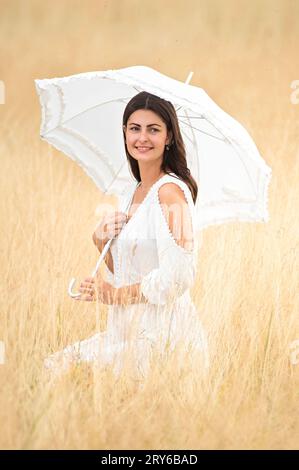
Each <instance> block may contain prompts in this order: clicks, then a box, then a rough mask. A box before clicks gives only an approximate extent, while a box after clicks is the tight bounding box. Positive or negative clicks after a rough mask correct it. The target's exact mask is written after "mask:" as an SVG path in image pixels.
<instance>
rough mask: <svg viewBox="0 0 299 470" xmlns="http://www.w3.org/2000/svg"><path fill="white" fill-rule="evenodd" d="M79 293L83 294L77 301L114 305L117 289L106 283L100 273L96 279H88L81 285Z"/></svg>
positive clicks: (76, 298)
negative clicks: (96, 301)
mask: <svg viewBox="0 0 299 470" xmlns="http://www.w3.org/2000/svg"><path fill="white" fill-rule="evenodd" d="M79 291H80V292H81V293H82V294H81V295H80V297H75V300H85V301H87V302H93V301H95V300H97V299H98V300H99V301H100V302H102V303H103V304H107V305H111V304H113V299H114V298H115V291H116V289H115V288H114V287H113V286H112V285H111V284H109V282H106V281H104V279H103V278H102V276H101V275H100V274H99V273H98V274H97V275H96V278H94V277H87V278H86V279H84V281H83V282H81V284H80V288H79Z"/></svg>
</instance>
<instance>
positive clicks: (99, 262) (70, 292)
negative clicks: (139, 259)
mask: <svg viewBox="0 0 299 470" xmlns="http://www.w3.org/2000/svg"><path fill="white" fill-rule="evenodd" d="M113 240H114V238H111V239H110V240H108V242H107V243H106V245H105V246H104V249H103V251H102V253H101V256H100V257H99V259H98V261H97V264H96V267H95V268H94V270H93V271H92V273H91V277H94V276H95V275H96V273H97V272H98V269H99V267H100V264H101V262H102V261H103V259H104V258H105V256H106V254H107V251H108V250H109V248H110V245H111V243H112V242H113ZM75 283H76V278H74V277H73V278H72V279H71V280H70V283H69V288H68V294H69V296H70V297H72V298H75V297H80V295H81V292H78V293H77V292H73V287H74V285H75Z"/></svg>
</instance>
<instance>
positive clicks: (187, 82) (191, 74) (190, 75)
mask: <svg viewBox="0 0 299 470" xmlns="http://www.w3.org/2000/svg"><path fill="white" fill-rule="evenodd" d="M192 76H193V72H189V75H188V77H187V79H186V81H185V84H186V85H188V84H189V82H190V80H191V78H192Z"/></svg>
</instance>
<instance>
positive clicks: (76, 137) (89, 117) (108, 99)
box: [35, 66, 272, 297]
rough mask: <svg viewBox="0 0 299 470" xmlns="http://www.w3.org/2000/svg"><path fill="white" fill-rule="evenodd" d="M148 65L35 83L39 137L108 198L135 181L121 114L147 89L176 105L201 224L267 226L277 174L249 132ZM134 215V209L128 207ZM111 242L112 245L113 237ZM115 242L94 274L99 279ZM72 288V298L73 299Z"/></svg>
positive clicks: (200, 93) (198, 93) (197, 91)
mask: <svg viewBox="0 0 299 470" xmlns="http://www.w3.org/2000/svg"><path fill="white" fill-rule="evenodd" d="M191 77H192V72H191V73H190V74H189V76H188V78H187V80H186V82H185V83H184V82H180V81H178V80H175V79H173V78H170V77H168V76H166V75H163V74H161V73H159V72H157V71H156V70H154V69H152V68H150V67H145V66H133V67H127V68H123V69H119V70H106V71H99V72H87V73H80V74H76V75H71V76H68V77H61V78H51V79H43V80H35V86H36V90H37V93H38V95H39V99H40V104H41V110H42V123H41V128H40V135H41V138H42V139H44V140H46V141H47V142H49V143H50V144H52V145H53V146H54V147H56V148H57V149H58V150H60V151H62V152H63V153H65V154H66V155H68V156H69V157H70V158H72V159H73V160H75V161H76V162H77V163H78V164H79V165H80V166H81V167H82V168H83V169H84V171H85V172H86V173H87V174H88V175H89V176H90V177H91V178H92V180H93V181H94V182H95V184H96V185H97V187H98V188H99V189H100V190H101V191H102V192H103V193H106V194H115V195H119V194H120V193H121V191H122V190H123V188H124V185H125V184H126V183H129V182H134V179H133V178H132V176H131V173H130V170H129V165H128V163H127V158H126V154H125V147H124V142H123V133H122V132H123V131H122V116H123V112H124V109H125V107H126V105H127V103H128V102H129V101H130V99H131V98H132V97H133V96H135V95H136V94H137V93H139V92H141V91H147V92H149V93H152V94H154V95H158V96H160V97H161V98H164V99H166V100H168V101H171V102H172V104H173V105H174V107H175V109H176V113H177V116H178V120H179V125H180V130H181V134H182V137H183V139H184V144H185V148H186V155H187V161H188V168H189V169H190V171H191V174H192V176H193V177H194V178H195V180H196V181H197V182H198V186H199V195H198V198H197V201H196V205H195V209H196V212H195V213H196V226H195V230H196V231H198V230H201V229H203V228H206V227H208V226H210V225H214V224H221V223H225V222H230V221H232V222H233V221H244V222H267V221H268V220H269V215H268V207H267V201H268V184H269V181H270V178H271V173H272V172H271V168H270V167H269V166H268V165H267V164H266V163H265V161H264V160H263V158H262V157H261V155H260V153H259V151H258V149H257V147H256V145H255V143H254V141H253V140H252V138H251V137H250V135H249V134H248V132H247V131H246V129H245V128H244V127H243V126H242V125H241V124H240V123H239V122H238V121H236V120H235V119H234V118H232V117H231V116H230V115H229V114H227V113H226V112H225V111H223V110H222V109H221V108H220V107H219V106H218V105H217V104H216V103H215V102H214V101H213V100H212V99H211V98H210V97H209V96H208V95H207V93H206V92H205V91H204V90H203V89H202V88H199V87H196V86H192V85H190V84H189V81H190V79H191ZM127 209H128V208H127ZM112 240H113V239H112ZM112 240H109V242H108V243H107V244H106V245H105V247H104V250H103V251H102V253H101V256H100V258H99V260H98V262H97V265H96V267H95V269H94V271H93V273H92V277H93V276H95V274H96V272H97V270H98V268H99V266H100V263H101V262H102V260H103V259H104V257H105V256H106V253H107V251H108V249H109V247H110V244H111V242H112ZM74 282H75V279H72V281H71V283H70V286H69V294H70V295H71V296H72V297H74V296H79V295H81V294H74V293H73V292H72V287H73V285H74Z"/></svg>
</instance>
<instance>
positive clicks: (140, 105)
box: [45, 92, 208, 376]
mask: <svg viewBox="0 0 299 470" xmlns="http://www.w3.org/2000/svg"><path fill="white" fill-rule="evenodd" d="M123 135H124V145H125V150H126V155H127V160H128V164H129V167H130V170H131V173H132V174H133V176H134V178H135V179H136V183H133V184H130V185H129V186H128V187H126V188H124V190H123V193H122V196H121V200H120V204H121V208H122V210H120V211H116V212H113V213H111V214H109V215H108V216H105V217H104V218H103V220H101V222H100V224H99V225H98V227H97V228H96V230H95V232H94V234H93V241H94V243H95V244H96V246H97V247H98V249H99V251H102V249H103V247H104V246H105V244H106V243H107V241H108V240H109V239H111V238H113V241H112V244H111V246H110V249H109V251H108V254H107V255H106V258H105V264H104V270H105V274H106V280H104V279H103V278H102V277H101V276H100V275H97V276H96V278H86V279H85V280H84V282H82V283H81V286H80V289H79V291H80V292H81V296H80V297H79V298H78V300H85V301H94V300H98V301H100V302H102V303H104V304H107V305H108V322H107V329H106V330H105V331H104V332H101V333H97V334H95V335H94V336H92V337H91V338H88V339H86V340H83V341H78V342H77V343H75V344H72V345H70V346H67V347H66V348H65V349H64V350H62V351H59V352H57V353H55V354H52V355H51V356H49V357H48V358H47V359H46V360H45V366H46V367H48V368H51V369H56V370H57V369H59V370H65V369H67V368H68V367H69V365H71V364H72V363H74V362H81V361H83V362H84V361H85V362H90V361H97V364H98V365H99V366H100V367H101V366H105V365H106V364H113V366H114V370H115V371H116V373H119V372H120V371H121V370H122V366H123V359H124V355H125V352H126V351H128V350H129V349H130V350H131V352H133V356H131V357H132V358H133V361H134V363H135V366H136V372H137V375H138V376H140V374H141V376H145V375H146V373H147V371H148V367H149V365H150V357H151V351H152V350H153V349H155V348H158V350H159V351H161V352H162V353H163V352H166V350H167V348H170V350H173V348H174V347H175V346H176V345H178V343H180V344H183V347H184V350H186V351H189V352H190V351H196V354H197V353H199V355H200V356H201V358H202V359H203V362H202V363H203V364H205V366H207V365H208V356H207V343H206V339H205V334H204V331H203V329H202V325H201V322H200V318H199V313H198V311H197V309H196V308H195V305H194V304H193V302H192V299H191V297H190V287H192V285H193V283H194V280H195V274H196V262H197V253H198V239H197V238H196V237H195V236H194V231H193V226H194V204H195V201H196V198H197V191H198V188H197V184H196V182H195V180H194V179H193V177H192V176H191V174H190V170H189V169H188V167H187V161H186V154H185V148H184V143H183V139H182V136H181V133H180V128H179V123H178V119H177V115H176V112H175V109H174V107H173V105H172V103H170V102H169V101H166V100H164V99H162V98H160V97H158V96H156V95H153V94H150V93H147V92H141V93H139V94H137V95H136V96H134V97H133V98H132V99H131V100H130V101H129V103H128V104H127V106H126V108H125V111H124V115H123ZM189 352H188V354H189ZM197 357H198V356H197Z"/></svg>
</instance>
